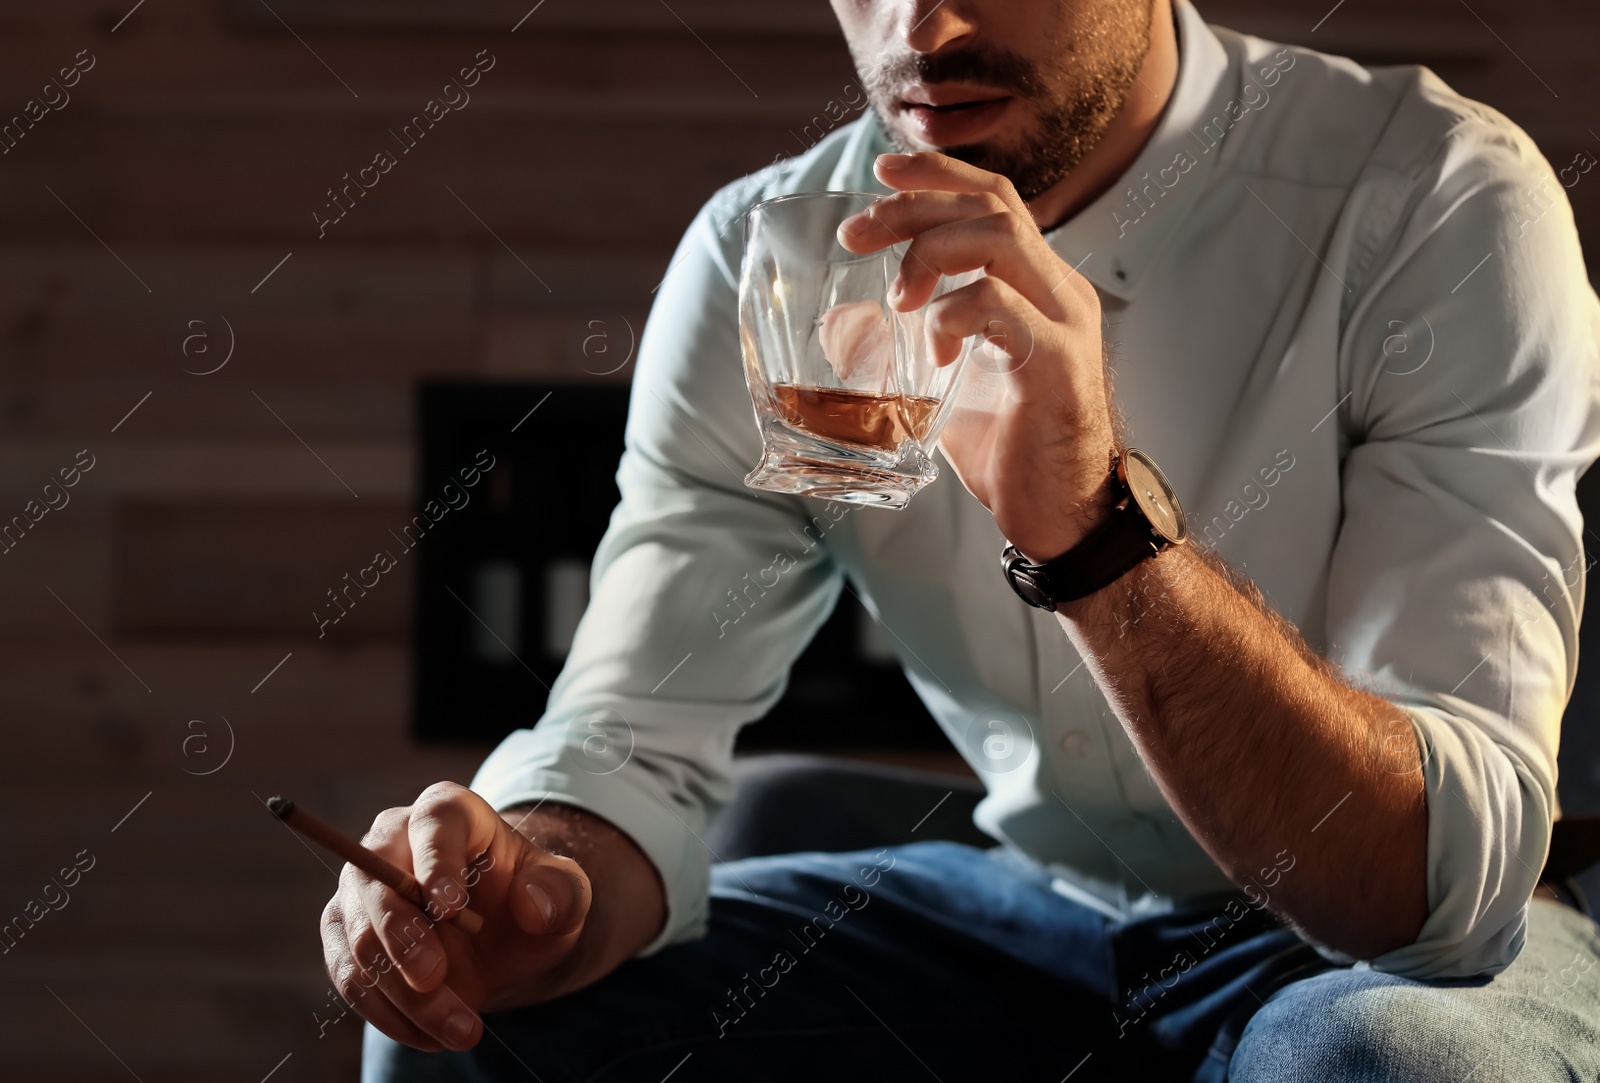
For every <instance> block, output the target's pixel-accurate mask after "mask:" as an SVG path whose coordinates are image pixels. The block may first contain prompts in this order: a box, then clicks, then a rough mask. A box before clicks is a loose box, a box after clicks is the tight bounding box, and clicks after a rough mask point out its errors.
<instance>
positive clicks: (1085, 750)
mask: <svg viewBox="0 0 1600 1083" xmlns="http://www.w3.org/2000/svg"><path fill="white" fill-rule="evenodd" d="M1061 751H1063V752H1065V753H1066V754H1067V755H1069V756H1071V757H1072V758H1073V759H1082V758H1083V757H1084V756H1087V755H1088V754H1089V735H1088V734H1087V733H1084V732H1083V731H1082V730H1069V731H1068V732H1066V733H1064V734H1062V735H1061Z"/></svg>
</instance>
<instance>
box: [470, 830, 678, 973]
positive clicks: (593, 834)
mask: <svg viewBox="0 0 1600 1083" xmlns="http://www.w3.org/2000/svg"><path fill="white" fill-rule="evenodd" d="M500 815H501V817H502V818H503V819H504V820H505V821H506V822H507V823H508V824H510V825H511V826H512V828H513V829H515V830H516V831H518V832H519V833H521V834H522V835H523V836H524V837H526V838H527V839H528V840H529V841H531V842H532V843H533V844H534V845H536V846H538V847H540V848H541V849H544V850H547V851H549V852H550V853H553V854H560V855H562V856H564V857H570V858H572V859H573V860H574V861H576V862H577V863H578V864H579V865H581V866H582V867H583V871H584V873H585V875H587V876H588V877H589V882H590V884H591V886H592V888H593V897H592V900H591V902H590V904H589V914H588V918H587V920H586V921H585V922H584V926H583V931H582V932H581V933H580V934H579V937H578V942H577V944H576V945H575V946H574V948H573V951H572V953H571V954H570V955H569V956H568V957H567V959H566V960H565V962H564V963H563V964H562V965H561V967H560V969H559V972H558V973H554V974H550V975H545V976H542V977H541V978H540V981H539V985H538V989H539V995H538V996H537V998H536V999H538V1000H547V999H551V998H553V997H556V996H561V995H564V994H566V993H569V992H571V991H573V990H574V989H579V988H581V987H583V986H585V985H588V984H589V983H590V982H593V981H597V980H598V979H600V978H602V977H604V976H605V975H606V974H609V973H610V972H611V971H612V970H614V969H616V968H617V967H618V966H619V965H621V964H622V963H624V962H626V961H627V960H629V959H631V958H633V957H634V956H635V955H637V954H638V953H639V951H640V949H642V948H643V947H644V946H645V945H646V944H648V943H650V941H652V940H653V939H655V937H656V936H657V935H658V934H659V933H660V932H661V927H662V925H663V924H664V923H665V921H666V914H667V907H666V894H665V891H664V889H663V888H662V885H661V878H660V876H659V875H658V874H657V872H656V868H655V865H654V864H652V863H651V861H650V859H649V858H648V857H646V856H645V854H644V851H642V850H640V849H639V847H638V845H637V844H635V843H634V841H633V840H632V839H631V838H629V837H628V836H627V835H626V834H624V833H623V832H622V831H620V830H618V829H617V828H616V827H614V826H612V824H611V823H610V822H609V821H607V820H604V819H602V818H600V817H599V816H596V815H594V814H593V813H591V812H587V811H584V810H583V809H579V808H575V807H573V806H571V805H562V804H558V803H555V802H543V803H541V804H539V805H519V806H514V807H512V808H508V809H506V810H504V811H503V812H501V814H500ZM530 999H534V998H530ZM527 1002H529V1001H528V1000H524V1001H523V1003H527Z"/></svg>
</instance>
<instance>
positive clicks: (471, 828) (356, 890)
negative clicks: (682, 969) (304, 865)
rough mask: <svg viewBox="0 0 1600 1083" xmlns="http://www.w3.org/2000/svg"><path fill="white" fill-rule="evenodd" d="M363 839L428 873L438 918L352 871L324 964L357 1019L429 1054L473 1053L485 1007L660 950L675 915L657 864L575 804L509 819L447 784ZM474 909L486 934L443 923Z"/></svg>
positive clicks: (422, 875)
mask: <svg viewBox="0 0 1600 1083" xmlns="http://www.w3.org/2000/svg"><path fill="white" fill-rule="evenodd" d="M362 842H363V844H364V845H366V846H367V847H368V848H369V849H371V850H373V851H375V852H376V853H378V854H380V855H382V856H383V857H384V858H386V859H388V860H389V861H391V862H393V863H394V864H395V865H397V866H399V867H400V868H401V869H403V870H406V871H407V872H410V873H411V874H412V875H413V876H415V877H416V879H417V882H418V883H419V884H421V885H422V889H423V891H424V892H425V894H426V897H427V899H428V900H429V903H428V907H427V910H428V912H427V913H424V911H423V909H422V908H419V907H418V906H416V905H415V904H414V903H412V902H409V901H407V900H406V899H405V898H404V897H402V896H401V895H400V894H399V893H397V892H396V891H394V890H393V889H392V888H389V887H386V886H385V885H384V884H382V883H380V882H379V881H378V880H377V879H375V878H374V877H372V876H370V875H368V874H367V873H365V872H361V871H360V870H358V869H356V868H355V866H353V865H346V866H345V867H344V869H343V871H342V873H341V874H340V877H339V888H338V891H337V892H336V893H335V894H334V896H333V898H332V899H331V900H329V902H328V905H327V908H326V909H325V910H324V911H323V914H322V945H323V957H324V960H325V962H326V964H327V968H328V975H329V977H330V978H331V979H332V981H333V983H334V987H335V988H336V989H337V990H338V991H339V995H340V996H342V997H343V998H344V999H345V1001H346V1002H347V1003H348V1004H350V1006H351V1007H353V1008H354V1009H355V1010H356V1012H357V1013H359V1014H360V1015H361V1016H362V1017H363V1018H365V1019H366V1020H367V1021H369V1022H370V1023H372V1025H373V1026H375V1027H377V1028H378V1029H379V1030H381V1031H383V1032H384V1033H385V1034H387V1035H389V1036H390V1037H391V1038H394V1039H395V1040H396V1041H401V1042H404V1043H406V1044H407V1045H411V1046H415V1047H417V1048H419V1049H425V1050H429V1051H437V1050H440V1049H469V1048H471V1047H472V1046H474V1045H476V1044H477V1043H478V1041H479V1040H480V1038H481V1037H482V1026H481V1023H480V1021H479V1019H478V1014H477V1013H478V1011H479V1010H484V1009H489V1010H492V1009H496V1008H503V1007H509V1006H511V1005H514V1004H529V1003H536V1002H538V1001H543V1000H549V999H551V998H553V997H557V996H560V995H562V994H563V993H566V992H569V991H571V990H573V989H576V988H578V987H580V986H583V985H586V984H588V983H589V982H591V981H594V980H595V979H597V978H599V977H601V976H602V975H604V974H606V973H608V972H609V971H610V970H612V969H613V968H614V967H616V966H617V965H618V964H619V963H621V962H622V961H623V960H625V959H627V958H628V957H630V956H632V955H633V954H635V953H637V952H638V950H639V949H640V948H642V947H643V946H644V945H645V944H647V943H649V942H650V940H651V939H652V938H653V937H654V936H655V935H656V933H657V932H658V931H659V930H660V928H661V923H662V921H663V919H664V916H665V906H664V903H663V901H662V890H661V885H660V882H659V880H658V879H657V877H656V873H655V870H654V868H653V867H652V866H651V865H650V863H649V861H648V860H647V859H646V858H645V856H644V855H643V854H642V853H640V851H639V850H638V848H637V847H635V846H634V844H633V843H632V841H630V840H629V839H628V838H627V836H625V835H623V834H622V833H621V832H619V831H618V830H617V829H616V828H614V827H612V826H611V825H610V824H608V823H606V822H605V821H604V820H601V819H600V818H598V817H596V816H592V815H590V814H588V813H585V812H582V811H580V810H578V809H574V808H571V807H570V806H554V805H546V806H544V807H542V808H533V809H528V808H514V809H508V810H506V812H505V813H504V814H503V815H502V814H501V813H497V812H495V810H494V809H492V808H490V807H489V805H488V804H487V803H486V802H485V801H484V800H483V799H482V798H480V797H479V796H478V795H476V794H474V793H473V792H472V791H470V790H468V789H466V788H465V787H463V786H459V785H457V784H455V783H453V782H440V783H437V784H435V785H433V786H430V787H428V789H426V790H424V791H423V792H422V794H421V795H420V796H419V797H418V798H417V802H416V804H414V805H411V806H410V807H406V808H391V809H386V810H385V811H383V812H382V813H379V815H378V817H377V818H376V819H375V820H374V821H373V824H372V829H371V830H370V831H368V832H367V834H366V836H365V837H364V838H363V839H362ZM468 880H471V881H472V883H471V884H470V886H468V883H467V881H468ZM464 906H470V907H471V908H472V909H473V910H474V911H476V912H477V913H478V914H479V915H480V916H481V917H482V918H483V928H482V929H481V930H480V931H479V932H478V933H477V934H476V935H475V936H474V935H468V934H467V933H466V932H465V931H463V930H462V929H460V928H458V927H457V926H456V925H455V924H454V923H452V922H450V921H448V920H445V919H447V918H448V917H449V916H450V915H451V914H453V913H455V912H456V911H458V910H460V909H461V908H462V907H464ZM434 919H438V920H437V921H435V920H434Z"/></svg>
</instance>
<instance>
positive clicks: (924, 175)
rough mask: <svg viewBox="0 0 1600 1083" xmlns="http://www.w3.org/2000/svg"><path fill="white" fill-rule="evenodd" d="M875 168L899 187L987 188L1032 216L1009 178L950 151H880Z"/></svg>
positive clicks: (1012, 207)
mask: <svg viewBox="0 0 1600 1083" xmlns="http://www.w3.org/2000/svg"><path fill="white" fill-rule="evenodd" d="M872 171H873V173H874V174H876V175H877V178H878V179H879V180H880V181H882V182H883V183H884V184H886V185H888V186H889V187H890V188H895V189H899V190H900V191H909V190H911V189H914V188H933V189H937V190H939V191H941V192H987V193H990V194H993V195H996V196H998V197H1000V199H1001V200H1003V201H1004V203H1005V205H1006V207H1007V208H1008V209H1010V210H1012V211H1015V212H1016V213H1018V214H1021V215H1024V216H1025V217H1028V218H1029V219H1030V220H1031V218H1032V216H1031V215H1029V214H1028V205H1027V204H1026V203H1024V202H1023V201H1022V198H1021V197H1020V196H1018V195H1017V190H1016V188H1014V187H1012V184H1011V181H1010V180H1008V179H1007V178H1005V177H1002V176H1000V174H998V173H991V172H989V171H988V170H987V169H979V168H978V167H977V166H975V165H971V164H969V163H967V162H962V161H957V160H956V159H955V158H952V157H950V156H949V155H947V154H939V153H938V152H936V151H923V152H921V153H919V154H880V155H878V159H877V161H876V162H874V163H873V166H872Z"/></svg>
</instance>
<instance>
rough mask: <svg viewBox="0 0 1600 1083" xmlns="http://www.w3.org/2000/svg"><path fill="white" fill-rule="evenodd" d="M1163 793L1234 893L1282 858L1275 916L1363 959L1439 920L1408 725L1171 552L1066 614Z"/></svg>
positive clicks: (1239, 594)
mask: <svg viewBox="0 0 1600 1083" xmlns="http://www.w3.org/2000/svg"><path fill="white" fill-rule="evenodd" d="M1057 613H1058V617H1059V619H1060V621H1061V623H1062V625H1063V627H1064V628H1065V629H1066V632H1067V634H1068V635H1069V636H1070V637H1071V639H1072V641H1073V643H1074V645H1075V646H1076V647H1077V648H1078V650H1079V652H1080V653H1081V654H1082V656H1083V657H1084V659H1085V660H1086V664H1087V668H1088V669H1089V671H1090V672H1091V673H1092V674H1093V675H1094V678H1095V680H1097V681H1098V682H1099V683H1100V686H1101V688H1102V689H1103V690H1104V691H1105V693H1106V696H1107V699H1108V700H1109V701H1110V703H1111V704H1112V707H1113V709H1114V710H1115V711H1116V713H1117V715H1118V717H1119V719H1120V720H1121V721H1122V724H1123V727H1124V728H1125V729H1126V730H1127V732H1128V734H1129V736H1130V737H1131V739H1132V740H1133V742H1134V745H1135V746H1136V747H1137V749H1138V750H1139V753H1140V755H1141V757H1142V758H1143V760H1144V762H1145V764H1146V765H1147V766H1148V768H1149V770H1150V773H1151V775H1152V777H1153V778H1154V779H1155V781H1156V784H1157V785H1158V786H1159V787H1160V789H1161V791H1162V793H1163V794H1164V795H1165V796H1166V798H1167V800H1168V801H1169V803H1170V804H1171V805H1172V807H1173V808H1174V809H1175V810H1176V812H1177V813H1178V816H1179V817H1180V818H1181V819H1182V821H1183V822H1184V824H1185V825H1186V826H1187V827H1188V829H1189V830H1190V832H1191V833H1192V834H1193V835H1194V836H1195V838H1196V839H1197V840H1198V841H1199V842H1200V844H1201V845H1202V846H1203V847H1205V849H1206V851H1207V852H1208V853H1209V854H1210V855H1211V856H1212V858H1213V859H1215V860H1216V861H1217V863H1218V864H1219V865H1220V866H1221V867H1222V869H1223V870H1224V871H1225V872H1227V873H1228V875H1229V876H1230V877H1231V878H1232V879H1234V880H1235V881H1236V882H1240V883H1243V882H1245V881H1246V880H1248V879H1250V878H1251V877H1253V876H1255V875H1257V873H1258V872H1259V870H1261V869H1264V868H1265V869H1271V868H1272V867H1273V866H1274V864H1275V861H1276V860H1278V858H1277V857H1276V855H1282V854H1283V853H1284V851H1287V852H1288V853H1287V855H1285V857H1288V856H1292V857H1293V859H1294V871H1293V873H1292V874H1290V875H1287V876H1284V877H1282V878H1281V880H1279V881H1278V882H1277V884H1276V885H1275V886H1274V887H1273V889H1272V892H1271V899H1272V902H1271V905H1272V908H1273V909H1274V910H1276V911H1278V912H1280V913H1282V914H1283V915H1285V916H1286V917H1288V918H1289V919H1290V920H1292V921H1294V922H1295V923H1296V924H1297V925H1298V926H1299V927H1300V928H1302V929H1304V930H1305V931H1306V932H1307V933H1308V934H1309V935H1310V936H1312V937H1314V938H1315V939H1317V940H1319V941H1321V942H1323V943H1325V944H1327V945H1329V946H1331V947H1335V948H1338V949H1339V950H1341V951H1345V952H1348V953H1349V954H1351V955H1354V956H1357V957H1358V958H1372V957H1374V956H1376V955H1379V954H1382V953H1383V952H1385V951H1388V950H1391V949H1393V948H1397V947H1401V946H1403V945H1405V944H1409V943H1411V942H1412V941H1413V940H1415V938H1416V935H1417V933H1418V931H1419V930H1420V928H1421V926H1422V923H1423V921H1424V920H1425V919H1426V917H1427V913H1428V899H1427V829H1428V812H1427V804H1426V798H1425V793H1424V789H1423V775H1422V765H1421V755H1420V752H1419V749H1418V746H1417V742H1416V739H1415V735H1414V732H1413V730H1412V726H1411V723H1410V720H1409V719H1408V718H1407V716H1406V715H1405V713H1404V712H1403V711H1401V710H1400V709H1399V708H1398V707H1396V706H1395V705H1394V704H1392V703H1389V702H1387V701H1386V700H1383V699H1381V698H1379V697H1377V696H1373V695H1369V694H1367V693H1364V692H1361V691H1358V690H1356V689H1354V688H1351V687H1350V686H1349V685H1348V684H1346V683H1344V681H1343V680H1342V679H1341V678H1340V676H1339V674H1338V673H1337V671H1336V670H1334V669H1333V667H1332V666H1330V665H1329V664H1328V663H1326V662H1325V661H1323V660H1322V659H1320V658H1318V657H1316V656H1315V655H1314V654H1313V653H1312V652H1311V651H1310V649H1309V648H1308V647H1306V645H1305V643H1304V641H1303V640H1302V639H1301V638H1300V636H1299V633H1298V632H1297V631H1296V630H1295V629H1294V627H1293V626H1292V625H1290V624H1289V623H1288V622H1287V621H1285V620H1283V619H1282V618H1281V617H1279V616H1277V615H1276V614H1275V613H1273V612H1272V611H1271V610H1270V609H1269V608H1268V607H1267V606H1266V605H1265V604H1264V602H1263V601H1262V600H1261V599H1260V596H1259V593H1258V592H1257V591H1256V590H1255V588H1254V587H1253V586H1252V585H1250V584H1248V583H1246V582H1237V583H1236V582H1234V581H1231V579H1230V577H1229V575H1228V574H1227V572H1226V569H1225V568H1223V566H1222V565H1221V564H1220V562H1217V561H1215V560H1214V558H1211V557H1209V556H1207V555H1205V554H1203V553H1200V552H1197V551H1196V550H1195V549H1194V548H1193V547H1192V546H1183V547H1178V548H1173V549H1168V550H1166V551H1165V552H1163V553H1162V554H1161V555H1160V556H1159V557H1157V558H1155V559H1153V560H1149V561H1146V562H1145V563H1144V564H1142V565H1141V566H1140V567H1139V568H1137V569H1135V570H1134V571H1133V572H1130V573H1129V574H1128V575H1126V576H1124V577H1123V578H1122V579H1121V580H1119V581H1117V582H1116V583H1114V584H1112V585H1111V586H1110V587H1107V588H1105V589H1104V590H1101V591H1099V592H1097V593H1096V594H1094V595H1091V596H1090V597H1088V598H1085V599H1082V600H1080V601H1077V602H1069V603H1067V604H1065V605H1063V606H1061V607H1059V608H1058V610H1057Z"/></svg>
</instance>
